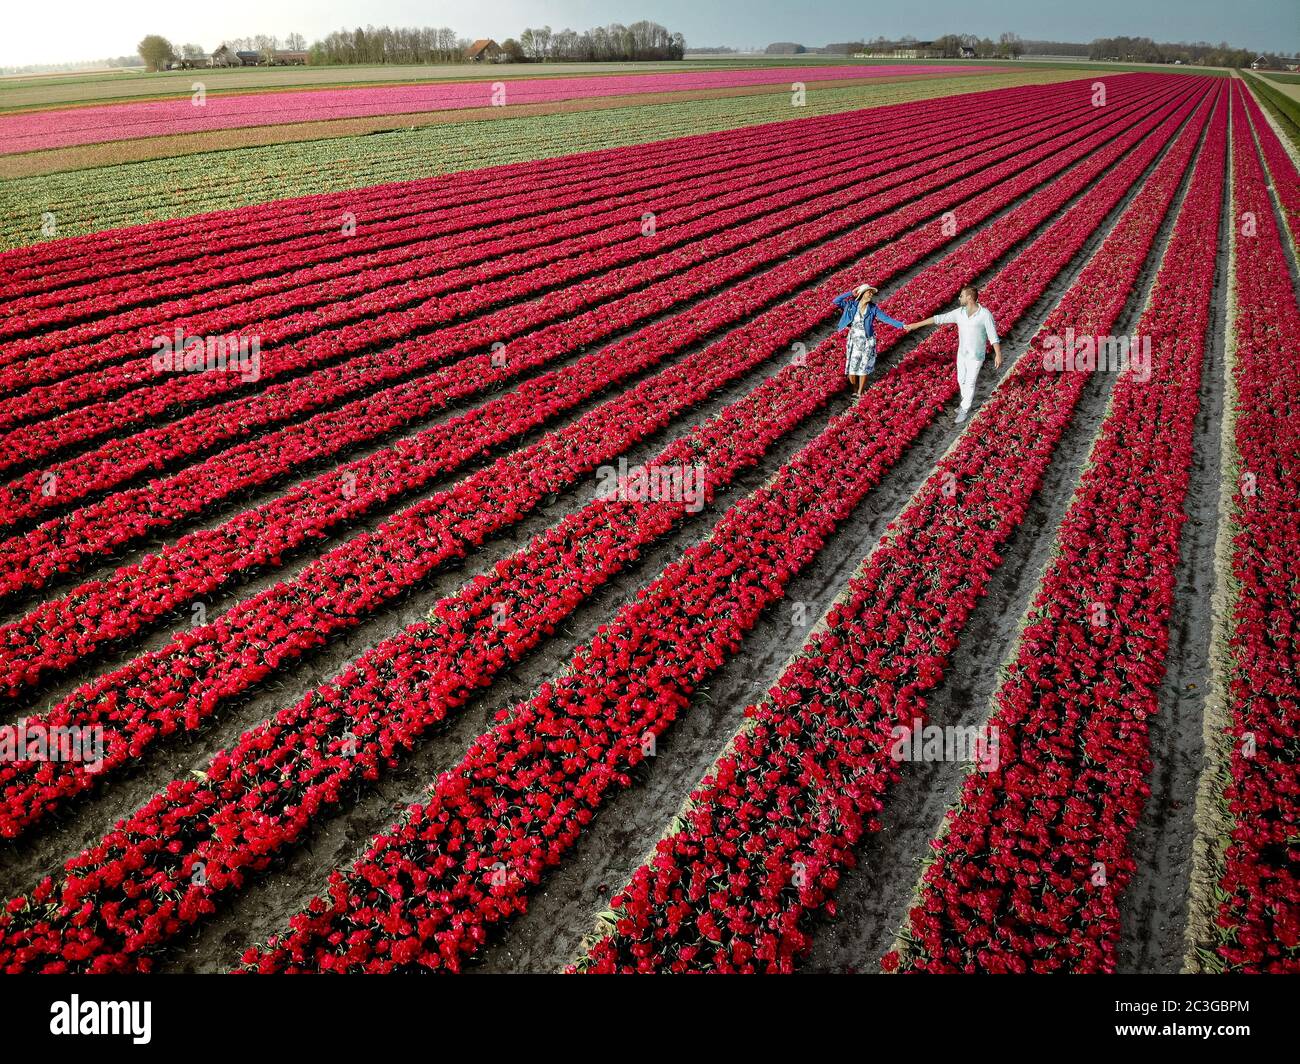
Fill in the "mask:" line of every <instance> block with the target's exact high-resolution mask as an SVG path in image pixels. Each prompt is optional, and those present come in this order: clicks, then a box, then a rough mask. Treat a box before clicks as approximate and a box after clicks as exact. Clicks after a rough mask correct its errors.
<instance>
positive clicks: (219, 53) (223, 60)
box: [208, 44, 241, 67]
mask: <svg viewBox="0 0 1300 1064" xmlns="http://www.w3.org/2000/svg"><path fill="white" fill-rule="evenodd" d="M208 65H209V66H214V67H233V66H240V65H241V64H240V62H239V57H238V56H237V55H235V50H234V49H233V48H231V47H230V45H228V44H223V45H222V46H221V47H220V48H218V49H217V50H216V51H215V52H213V53H212V55H211V56H210V57H209V62H208Z"/></svg>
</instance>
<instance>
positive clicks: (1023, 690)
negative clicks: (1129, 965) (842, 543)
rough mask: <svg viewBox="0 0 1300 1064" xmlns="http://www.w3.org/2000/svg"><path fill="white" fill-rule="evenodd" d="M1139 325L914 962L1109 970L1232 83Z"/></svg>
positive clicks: (1184, 461)
mask: <svg viewBox="0 0 1300 1064" xmlns="http://www.w3.org/2000/svg"><path fill="white" fill-rule="evenodd" d="M1223 96H1224V98H1223V100H1222V103H1221V105H1220V107H1219V109H1218V112H1217V114H1216V115H1215V119H1214V123H1213V125H1212V127H1211V130H1210V133H1209V136H1208V138H1207V140H1206V143H1205V145H1204V147H1203V149H1202V152H1201V156H1200V158H1199V160H1198V162H1197V165H1196V169H1195V172H1194V176H1193V179H1192V184H1191V187H1190V189H1189V191H1188V194H1187V197H1186V198H1185V200H1184V201H1183V205H1182V208H1181V210H1180V212H1179V215H1178V220H1177V225H1176V227H1175V229H1174V231H1173V234H1172V237H1171V238H1170V242H1169V247H1168V250H1167V251H1166V253H1165V257H1164V261H1163V263H1162V265H1161V268H1160V273H1159V275H1158V277H1157V279H1156V283H1155V288H1154V290H1153V292H1152V295H1151V301H1150V304H1149V306H1148V308H1147V310H1146V312H1145V313H1144V314H1143V316H1142V320H1141V321H1140V322H1139V323H1138V326H1137V335H1138V336H1139V337H1141V338H1143V341H1144V342H1145V341H1146V339H1147V338H1149V339H1150V343H1151V364H1150V367H1149V371H1150V376H1149V379H1147V380H1142V379H1140V378H1139V377H1136V376H1134V375H1133V374H1125V375H1124V376H1121V377H1120V378H1119V380H1118V381H1117V382H1116V384H1115V389H1114V392H1113V395H1112V399H1111V408H1110V412H1109V414H1108V415H1107V418H1106V420H1105V422H1104V423H1103V425H1102V427H1101V430H1100V433H1099V435H1098V437H1097V440H1096V442H1095V443H1094V445H1093V449H1092V453H1091V454H1090V456H1089V462H1088V468H1087V469H1086V470H1085V472H1084V474H1083V477H1082V479H1081V481H1080V484H1079V488H1078V490H1077V491H1076V493H1075V496H1074V498H1073V500H1072V501H1071V504H1070V508H1069V510H1068V511H1067V512H1066V515H1065V517H1064V519H1063V521H1062V523H1061V526H1060V529H1059V531H1058V533H1057V544H1058V548H1059V552H1058V553H1057V554H1056V555H1055V557H1054V558H1053V560H1052V562H1051V564H1050V566H1049V567H1048V569H1047V572H1046V573H1045V574H1044V577H1043V581H1042V584H1041V585H1040V587H1039V589H1038V591H1037V593H1036V596H1035V599H1034V603H1033V605H1032V607H1031V608H1030V612H1029V617H1028V621H1027V624H1026V626H1025V629H1024V632H1023V634H1022V635H1021V639H1020V644H1019V646H1018V648H1017V651H1016V656H1015V659H1014V660H1013V662H1012V664H1011V666H1010V668H1009V671H1008V674H1007V676H1006V678H1005V679H1004V680H1003V682H1002V684H1001V686H1000V688H999V690H998V692H997V695H996V696H995V707H994V713H993V716H992V718H991V720H990V726H991V727H992V728H996V729H997V735H998V737H999V750H998V753H999V763H998V766H997V768H996V770H995V771H991V772H977V773H972V774H971V775H970V777H969V778H968V779H967V781H966V783H965V785H964V787H963V789H962V793H961V801H960V804H959V806H958V808H957V810H956V811H955V812H954V813H952V814H950V816H949V819H948V822H947V830H946V833H945V834H944V836H943V837H942V839H941V840H940V842H939V843H937V844H936V852H935V859H934V861H933V863H932V864H931V865H930V867H929V868H928V869H927V871H926V873H925V877H924V884H923V886H922V890H921V894H920V896H919V899H918V901H917V905H916V907H915V908H914V909H913V910H912V911H911V915H910V921H911V923H910V929H909V932H908V934H907V936H906V938H907V939H909V940H910V941H911V942H912V943H914V947H913V952H912V954H911V955H910V956H909V957H908V958H907V965H908V967H909V968H910V969H913V970H918V971H932V972H933V971H941V972H947V971H971V970H977V971H990V970H993V971H1001V970H1007V969H1011V970H1023V969H1024V968H1028V969H1029V970H1031V971H1060V970H1069V971H1084V972H1097V971H1100V972H1109V971H1114V969H1115V965H1116V955H1117V948H1118V943H1119V937H1120V898H1121V896H1122V894H1123V891H1124V888H1125V885H1126V884H1127V882H1128V881H1129V879H1130V878H1131V876H1132V873H1133V870H1134V867H1135V865H1134V860H1133V857H1132V855H1131V854H1130V851H1129V845H1128V840H1129V838H1130V837H1131V835H1132V833H1133V831H1134V829H1135V827H1136V825H1137V821H1138V818H1139V816H1140V815H1141V812H1142V808H1143V804H1144V802H1145V800H1146V798H1147V796H1148V795H1149V794H1150V787H1149V785H1148V783H1147V778H1148V776H1149V775H1150V772H1151V757H1150V744H1149V742H1148V738H1147V733H1148V728H1149V725H1150V721H1151V718H1152V717H1153V716H1154V715H1155V714H1156V713H1157V712H1158V711H1159V709H1160V696H1161V685H1162V681H1163V679H1164V672H1165V655H1166V652H1167V651H1168V644H1169V622H1170V618H1171V616H1172V613H1173V599H1174V588H1175V585H1176V582H1177V581H1176V572H1177V568H1178V563H1179V536H1180V533H1181V530H1182V525H1183V521H1184V519H1185V515H1184V512H1183V500H1184V498H1185V496H1186V493H1187V485H1188V481H1189V477H1190V469H1191V462H1192V453H1193V437H1194V432H1195V421H1196V414H1197V410H1198V409H1199V406H1200V402H1199V396H1198V392H1199V389H1200V384H1201V368H1202V360H1203V352H1204V343H1205V336H1206V331H1207V328H1208V325H1209V321H1210V311H1211V304H1212V298H1213V294H1214V271H1215V261H1216V259H1217V255H1218V246H1219V239H1218V236H1219V223H1220V214H1221V209H1220V208H1221V203H1222V199H1223V183H1224V173H1225V147H1226V143H1227V126H1228V123H1227V118H1228V101H1227V94H1226V93H1224V94H1223Z"/></svg>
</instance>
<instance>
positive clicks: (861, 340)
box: [835, 284, 1002, 425]
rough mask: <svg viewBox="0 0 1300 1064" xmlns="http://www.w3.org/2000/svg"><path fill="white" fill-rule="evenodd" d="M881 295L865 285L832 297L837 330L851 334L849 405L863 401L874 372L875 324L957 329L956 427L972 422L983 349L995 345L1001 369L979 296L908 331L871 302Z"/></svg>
mask: <svg viewBox="0 0 1300 1064" xmlns="http://www.w3.org/2000/svg"><path fill="white" fill-rule="evenodd" d="M878 291H879V289H877V288H876V287H874V286H873V285H869V284H861V285H858V287H857V288H855V289H853V291H852V292H845V293H844V294H843V295H842V296H836V297H835V306H836V307H838V308H839V309H840V311H841V314H840V323H839V324H838V325H837V326H836V327H835V328H836V330H837V331H838V330H839V329H848V330H849V339H848V349H847V354H848V361H847V363H846V364H845V367H844V372H845V373H847V374H848V377H849V383H851V384H852V385H853V386H854V388H855V389H856V390H855V392H854V394H853V399H854V401H855V402H856V401H857V400H858V399H860V398H861V397H862V389H863V388H864V387H866V383H867V378H868V377H869V376H870V375H871V371H872V370H873V369H875V368H876V322H877V321H883V322H884V323H885V324H886V325H892V326H893V327H894V328H895V329H905V330H907V331H908V332H912V331H913V330H914V329H923V328H925V327H926V326H927V325H956V326H957V384H958V386H959V387H960V388H961V409H960V410H958V411H957V418H956V422H955V423H956V424H958V425H960V424H961V423H962V422H963V421H965V420H966V418H967V417H968V416H970V406H971V401H972V400H973V399H974V398H975V381H976V379H977V378H978V377H979V372H980V370H981V369H982V368H983V366H984V345H985V344H986V343H988V344H992V345H993V365H994V368H996V369H1001V368H1002V342H1001V341H1000V340H999V339H998V330H997V326H995V325H994V324H993V315H992V314H990V313H989V312H988V309H987V308H986V307H983V306H981V305H980V301H979V299H980V292H979V289H978V288H976V287H975V286H974V285H967V286H966V287H965V288H963V289H962V290H961V296H960V297H959V303H960V306H959V307H958V308H957V309H956V310H950V311H947V312H946V313H943V314H936V315H935V316H934V317H932V318H926V319H925V320H924V321H914V322H912V323H911V324H910V325H908V324H906V323H905V322H901V321H898V320H897V319H896V318H891V317H890V316H889V315H888V314H886V313H885V312H884V310H882V309H881V307H880V305H879V304H878V303H877V302H876V301H875V295H876V292H878Z"/></svg>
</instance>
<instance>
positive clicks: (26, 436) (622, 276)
mask: <svg viewBox="0 0 1300 1064" xmlns="http://www.w3.org/2000/svg"><path fill="white" fill-rule="evenodd" d="M1118 110H1120V109H1119V108H1118V107H1117V111H1118ZM974 136H975V134H974V133H969V134H967V135H965V136H964V137H962V138H959V142H958V144H956V145H952V144H951V142H950V145H949V147H951V148H955V149H958V150H959V149H960V147H961V146H962V145H964V144H967V143H968V142H970V138H973V137H974ZM990 150H991V151H996V149H990ZM1051 150H1052V149H1050V148H1040V149H1038V150H1036V151H1026V152H1025V155H1024V156H1023V163H1022V165H1028V164H1029V163H1030V162H1033V161H1034V160H1035V159H1036V158H1038V157H1040V156H1041V155H1046V154H1050V151H1051ZM950 154H951V153H950ZM1000 154H1007V149H1004V150H1003V151H1002V152H1001V153H1000ZM993 157H996V156H993ZM890 165H892V161H891V164H890ZM957 167H958V172H960V170H963V169H964V170H967V171H970V170H977V167H976V166H975V164H974V163H973V162H972V161H966V162H965V163H964V164H961V163H958V164H957ZM881 168H882V169H883V168H886V164H883V163H882V164H881ZM860 169H862V170H863V173H862V174H861V176H863V177H866V176H869V175H870V173H871V171H870V169H869V168H860ZM1016 169H1017V167H1016V166H1014V165H1010V166H1003V167H1001V168H1000V169H999V170H998V173H997V175H996V176H997V177H1007V176H1010V174H1012V173H1014V172H1015V170H1016ZM918 170H919V171H922V173H923V174H924V176H922V175H921V174H918V173H917V171H918ZM926 170H928V171H929V172H928V173H924V171H926ZM904 176H907V177H910V178H911V179H912V183H911V184H910V186H909V185H906V184H904V185H903V187H895V189H894V191H893V192H892V193H890V194H888V195H879V198H878V199H875V200H873V201H872V203H871V204H870V206H869V207H867V206H864V205H862V204H861V203H859V204H855V205H854V206H853V207H851V208H849V210H851V211H852V212H853V213H852V214H851V215H845V214H843V212H842V210H841V211H839V212H836V211H832V212H831V214H830V216H829V217H828V219H827V224H828V225H829V224H830V223H831V222H832V221H836V220H838V219H841V218H849V219H850V220H851V221H854V222H860V221H861V220H862V219H863V217H865V216H866V215H869V214H871V213H878V212H883V211H886V210H890V209H894V208H897V207H898V206H900V205H901V204H903V203H905V202H907V201H908V200H910V199H912V198H914V197H917V196H921V195H923V194H925V193H927V192H929V191H931V190H932V189H935V188H942V181H943V173H942V171H935V170H934V169H933V168H932V167H924V168H922V167H916V168H909V170H908V171H907V173H906V174H905V175H904ZM885 183H889V182H888V180H886V182H885ZM880 184H881V183H880V182H868V183H867V184H865V185H864V186H863V188H864V189H865V190H867V191H872V192H875V193H877V194H879V192H880V191H881V189H880ZM955 202H957V201H955V200H950V203H949V205H951V204H952V203H955ZM940 209H942V208H940ZM755 213H757V212H755ZM782 220H783V219H782V218H779V217H778V218H773V219H763V220H762V222H763V226H764V227H766V228H772V227H774V226H778V227H779V225H780V223H781V222H782ZM794 220H795V219H789V220H788V221H787V224H792V223H793V221H794ZM723 221H724V222H725V221H726V219H723ZM716 224H718V223H716V222H715V225H716ZM841 224H842V223H841ZM706 226H707V223H700V225H699V226H698V228H699V229H700V230H701V231H704V230H705V228H706ZM713 231H714V232H718V231H719V230H718V229H716V228H715V229H714V230H713ZM831 231H832V230H830V229H828V228H827V227H822V228H816V229H814V228H809V229H805V230H804V232H808V233H810V234H812V235H813V237H814V238H820V239H825V238H826V237H827V235H828V233H830V232H831ZM740 235H741V236H743V237H746V238H747V239H750V240H752V239H757V238H758V236H759V235H761V232H759V230H757V229H754V230H745V231H744V232H742V233H741V234H740ZM736 242H737V240H736V234H734V233H732V234H726V233H723V235H722V236H721V237H719V239H718V240H717V241H714V242H713V243H708V244H701V245H699V246H697V247H695V248H690V247H687V248H685V249H683V250H682V251H681V252H680V253H678V254H675V255H674V256H671V257H666V258H667V261H658V260H652V261H649V262H647V263H646V264H645V265H644V266H643V267H641V268H639V269H637V268H633V269H625V270H622V271H619V272H618V273H616V274H615V275H614V276H612V277H609V278H605V279H602V281H601V282H599V283H598V284H596V283H592V284H588V286H587V287H586V289H585V290H584V291H582V292H581V293H578V294H576V295H570V294H566V293H565V292H563V291H561V292H559V293H552V294H551V295H550V296H549V297H547V298H544V299H543V300H542V301H541V302H540V303H538V304H534V305H532V307H530V308H526V309H525V312H524V313H522V314H521V313H520V312H519V311H511V310H508V309H507V310H504V311H499V312H497V313H496V314H493V315H490V316H489V317H488V318H487V319H479V320H476V321H469V322H465V323H461V324H458V325H453V326H450V327H448V328H445V329H442V330H438V331H435V332H434V333H433V334H431V335H428V336H424V337H421V338H419V339H418V340H410V341H406V342H404V343H399V344H397V345H396V346H394V347H389V348H387V349H384V350H381V351H378V352H375V353H369V354H361V355H357V356H355V357H354V358H352V359H350V360H348V361H346V362H344V363H343V364H342V365H337V364H336V365H333V366H329V367H327V368H326V369H323V370H319V371H317V372H316V373H315V374H312V375H311V376H309V377H307V378H298V379H295V380H294V381H292V382H287V383H286V384H285V385H283V386H280V387H278V388H275V387H273V388H272V389H270V390H269V391H270V396H269V397H268V400H267V404H266V405H267V406H270V407H272V410H270V411H268V410H265V409H263V408H262V407H261V404H260V401H259V397H258V396H250V397H248V398H246V399H244V400H236V401H235V403H231V404H229V405H228V406H219V407H214V408H210V409H208V410H205V411H203V412H201V413H199V414H195V415H193V416H191V417H188V418H186V419H184V421H183V422H181V423H179V424H177V425H174V426H171V427H170V428H171V429H172V430H174V431H172V432H171V433H170V435H171V436H172V437H173V438H174V439H176V442H175V443H173V444H172V447H171V448H170V449H167V450H163V451H160V450H159V449H157V448H155V447H153V446H149V447H147V448H144V453H134V454H133V453H132V452H138V451H140V450H141V448H142V447H143V445H142V444H140V443H138V442H137V441H138V439H139V438H138V437H137V438H136V439H129V440H127V441H118V440H112V441H109V442H107V443H105V444H104V445H103V446H102V447H101V448H99V449H98V452H95V453H92V455H91V456H83V457H81V458H77V459H73V460H71V461H70V462H67V463H60V464H56V465H54V466H52V467H50V468H46V469H38V470H34V471H33V472H31V473H30V474H28V475H27V476H26V477H23V478H20V479H18V480H17V481H15V482H13V483H12V484H11V485H9V486H8V488H7V489H6V492H5V495H6V497H7V498H6V501H7V502H8V503H9V507H10V508H11V510H12V512H13V513H14V515H15V516H14V520H18V519H20V517H21V516H27V515H30V514H31V513H33V512H39V511H40V510H42V509H48V508H50V507H53V506H61V505H63V504H64V503H65V502H68V501H73V500H75V499H76V498H77V497H78V493H79V490H80V488H79V481H78V477H77V475H76V471H77V470H78V469H79V468H83V467H84V464H85V463H87V462H92V461H94V466H93V468H96V469H97V470H99V471H101V474H103V473H106V474H108V475H109V476H111V477H112V478H113V479H112V481H111V482H110V484H104V483H103V478H102V476H97V477H95V478H94V482H95V484H96V486H97V487H98V488H100V489H101V490H102V488H103V487H107V486H111V484H112V483H120V482H121V480H122V479H123V478H125V477H128V476H129V475H130V474H131V473H132V472H139V471H140V470H142V469H145V470H147V469H153V468H159V467H160V466H161V465H163V464H164V459H163V458H162V457H161V455H163V454H166V455H168V456H169V457H173V458H174V457H175V455H176V453H177V452H179V453H182V454H183V453H191V454H192V453H195V452H196V451H198V450H201V449H203V448H205V447H210V446H212V444H213V442H216V441H214V440H213V439H212V434H213V432H216V433H217V434H218V439H221V438H225V439H228V438H231V437H232V434H236V435H237V434H240V433H242V432H244V431H246V430H247V428H248V427H249V426H250V424H265V423H267V421H268V420H270V421H278V420H285V419H288V418H291V417H292V416H293V415H294V414H298V413H301V412H303V411H304V410H310V409H313V408H315V407H319V406H320V405H325V404H328V403H330V402H332V401H337V399H341V398H345V397H347V396H348V395H355V394H356V393H358V392H362V393H364V392H365V391H367V390H368V389H370V388H373V387H374V386H375V385H377V384H379V383H382V382H384V381H385V380H391V379H392V378H394V377H402V376H410V375H411V374H413V373H416V372H417V371H418V370H419V369H421V368H424V367H426V366H428V365H429V364H430V363H436V362H440V361H446V360H448V359H450V358H452V357H453V356H454V355H457V354H468V353H469V352H471V351H473V350H475V349H481V348H482V347H483V346H485V345H486V344H487V342H489V340H490V339H491V338H492V337H493V336H495V337H496V338H497V339H498V342H500V343H504V342H505V341H504V340H503V339H501V338H502V337H504V338H505V339H511V338H512V337H514V336H515V335H517V334H519V333H520V332H521V330H526V328H530V327H531V328H536V327H537V326H538V325H540V324H544V323H545V322H546V321H548V320H554V319H556V318H560V319H563V318H567V317H571V316H572V314H573V313H574V312H575V311H576V310H578V309H581V307H582V306H583V305H592V304H595V303H597V302H598V301H599V299H601V298H604V299H612V298H615V297H617V296H619V295H622V294H625V293H627V292H629V291H631V290H634V289H635V288H636V287H637V286H638V285H641V284H646V283H650V282H652V281H654V280H655V278H656V277H661V276H663V275H665V274H667V273H669V272H670V269H686V268H689V267H690V266H691V265H692V264H693V263H697V262H706V263H707V262H709V261H714V262H716V261H717V259H716V258H713V257H712V256H716V255H718V254H721V253H722V252H724V251H725V250H726V248H727V247H729V246H734V245H735V244H736ZM740 246H741V247H742V248H743V247H744V242H743V241H741V242H740ZM579 296H580V298H578V297H579ZM649 313H651V311H650V310H649V309H648V310H647V315H648V314H649ZM591 317H594V318H599V315H598V314H593V315H591ZM328 340H329V338H328V337H322V338H321V342H322V343H325V342H328ZM364 342H365V341H364V338H360V339H358V341H357V342H356V344H354V345H353V346H363V345H364ZM336 346H337V345H336ZM512 353H513V349H512ZM337 354H338V353H337V352H335V351H331V352H330V357H331V359H333V358H335V357H337ZM340 376H342V377H344V378H346V380H347V381H348V385H349V386H348V388H346V389H338V388H335V389H329V388H328V385H329V384H330V383H331V382H332V381H334V380H337V379H338V378H339V377H340ZM260 394H263V395H265V394H267V393H260ZM282 395H288V396H290V397H292V398H291V400H290V402H289V403H288V407H287V409H285V408H283V406H284V404H283V403H279V404H277V399H278V397H279V396H282ZM277 405H279V406H280V407H281V409H279V410H277V409H275V408H276V407H277ZM158 407H159V404H158V403H156V402H152V403H148V404H147V409H148V410H150V411H154V410H156V409H157V408H158ZM232 408H233V409H232ZM162 409H166V404H165V403H164V404H162ZM254 419H256V420H254ZM68 420H69V419H67V418H64V419H60V422H59V423H58V424H57V425H48V424H47V425H36V426H32V427H31V428H30V429H28V430H20V431H18V432H15V433H13V434H11V444H10V448H9V454H8V455H7V456H6V457H5V458H3V459H0V462H3V463H5V464H13V463H15V462H18V461H23V460H29V461H30V460H31V459H33V458H36V457H39V456H40V455H41V454H44V453H48V452H49V451H51V450H53V449H55V448H56V447H58V446H60V445H66V444H67V443H68V442H69V433H68V432H67V431H64V426H63V422H66V421H68ZM75 420H76V421H78V422H80V423H82V424H85V425H88V426H89V427H90V428H91V429H92V430H93V431H95V432H96V433H98V426H97V425H96V424H95V422H94V420H93V419H91V418H87V417H85V416H84V415H80V416H76V417H75ZM182 425H183V431H182V429H181V426H182ZM150 432H151V433H152V434H154V435H157V434H159V433H164V432H168V426H162V427H160V428H157V429H154V430H150ZM82 435H84V434H82ZM147 436H148V434H146V442H147ZM182 444H183V445H184V446H183V447H182V446H181V445H182ZM123 451H126V452H127V454H126V455H125V456H124V455H123V454H122V452H123ZM95 459H98V460H97V461H95ZM69 472H71V473H72V474H73V475H72V476H71V477H69V476H68V475H66V474H68V473H69ZM49 474H53V475H54V476H55V477H57V478H58V480H57V483H58V490H57V492H45V491H42V490H41V489H42V487H43V485H45V484H46V483H48V481H49Z"/></svg>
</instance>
